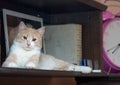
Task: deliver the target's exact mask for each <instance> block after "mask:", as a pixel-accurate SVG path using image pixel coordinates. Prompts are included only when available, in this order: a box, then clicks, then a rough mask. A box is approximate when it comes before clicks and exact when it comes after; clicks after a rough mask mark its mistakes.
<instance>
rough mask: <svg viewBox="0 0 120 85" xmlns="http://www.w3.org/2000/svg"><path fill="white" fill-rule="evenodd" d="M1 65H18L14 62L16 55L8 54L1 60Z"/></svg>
mask: <svg viewBox="0 0 120 85" xmlns="http://www.w3.org/2000/svg"><path fill="white" fill-rule="evenodd" d="M2 67H11V68H17V67H19V66H18V65H17V63H16V56H15V55H11V56H8V57H7V59H6V60H5V62H3V64H2Z"/></svg>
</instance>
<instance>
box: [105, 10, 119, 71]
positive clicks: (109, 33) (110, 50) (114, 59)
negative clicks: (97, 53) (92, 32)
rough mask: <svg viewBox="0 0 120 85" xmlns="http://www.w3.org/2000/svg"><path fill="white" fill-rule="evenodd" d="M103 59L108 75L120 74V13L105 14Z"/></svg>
mask: <svg viewBox="0 0 120 85" xmlns="http://www.w3.org/2000/svg"><path fill="white" fill-rule="evenodd" d="M103 20H104V21H103V59H104V71H105V72H106V73H120V13H118V14H116V15H115V16H113V15H112V14H111V13H110V12H108V11H106V12H103Z"/></svg>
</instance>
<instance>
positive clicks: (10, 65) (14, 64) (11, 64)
mask: <svg viewBox="0 0 120 85" xmlns="http://www.w3.org/2000/svg"><path fill="white" fill-rule="evenodd" d="M7 67H13V68H15V67H18V65H17V64H16V63H14V62H11V63H9V64H8V66H7Z"/></svg>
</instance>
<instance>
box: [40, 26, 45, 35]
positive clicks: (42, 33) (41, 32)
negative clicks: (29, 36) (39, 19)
mask: <svg viewBox="0 0 120 85" xmlns="http://www.w3.org/2000/svg"><path fill="white" fill-rule="evenodd" d="M38 32H39V33H40V36H41V37H42V36H43V35H44V32H45V27H41V28H39V29H38Z"/></svg>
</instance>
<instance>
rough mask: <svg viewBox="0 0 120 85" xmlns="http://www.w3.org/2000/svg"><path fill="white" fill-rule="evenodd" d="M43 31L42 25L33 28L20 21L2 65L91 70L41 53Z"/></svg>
mask: <svg viewBox="0 0 120 85" xmlns="http://www.w3.org/2000/svg"><path fill="white" fill-rule="evenodd" d="M44 32H45V28H44V27H41V28H39V29H33V28H32V27H28V26H26V25H25V24H24V22H20V24H19V25H18V33H17V36H16V37H15V39H14V41H13V44H12V46H11V48H10V52H9V55H8V57H7V59H6V60H5V62H3V64H2V67H13V68H32V69H44V70H66V71H79V72H82V73H90V72H91V70H92V69H91V68H90V67H87V66H78V65H73V64H69V63H68V62H65V61H63V60H60V59H56V58H55V57H53V56H51V55H46V54H43V53H41V48H42V37H43V35H44Z"/></svg>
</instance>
